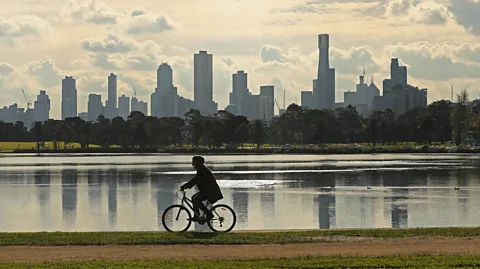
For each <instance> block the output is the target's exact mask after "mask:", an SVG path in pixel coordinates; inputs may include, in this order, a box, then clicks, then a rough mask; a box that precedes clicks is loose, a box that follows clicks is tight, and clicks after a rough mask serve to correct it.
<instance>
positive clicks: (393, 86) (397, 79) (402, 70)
mask: <svg viewBox="0 0 480 269" xmlns="http://www.w3.org/2000/svg"><path fill="white" fill-rule="evenodd" d="M407 81H408V80H407V67H406V66H400V65H399V63H398V59H397V58H393V59H392V61H391V63H390V79H385V80H384V81H383V96H375V97H374V99H373V108H374V110H386V109H391V110H392V111H393V112H394V113H395V115H396V116H400V115H402V114H404V113H405V112H407V111H408V110H410V109H412V108H414V107H426V106H427V92H428V91H427V89H419V88H418V87H413V86H411V85H408V83H407ZM370 86H371V85H370ZM369 88H370V87H369ZM375 88H376V86H375V87H374V88H372V89H371V91H372V92H376V91H377V90H378V88H377V89H375Z"/></svg>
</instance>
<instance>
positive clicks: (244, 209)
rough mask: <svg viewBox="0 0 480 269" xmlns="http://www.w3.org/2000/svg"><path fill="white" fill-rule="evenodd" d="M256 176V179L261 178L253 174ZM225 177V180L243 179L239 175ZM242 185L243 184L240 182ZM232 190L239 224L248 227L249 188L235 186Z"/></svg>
mask: <svg viewBox="0 0 480 269" xmlns="http://www.w3.org/2000/svg"><path fill="white" fill-rule="evenodd" d="M252 176H254V177H256V178H254V179H261V178H259V177H258V175H252ZM223 179H225V180H232V179H235V180H242V178H237V177H233V178H232V177H229V176H226V177H224V178H223ZM240 185H242V184H240ZM231 192H232V200H233V201H232V203H233V210H234V211H235V214H236V215H237V224H238V227H247V226H248V188H233V189H232V190H231Z"/></svg>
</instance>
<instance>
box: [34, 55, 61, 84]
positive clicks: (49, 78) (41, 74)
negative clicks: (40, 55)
mask: <svg viewBox="0 0 480 269" xmlns="http://www.w3.org/2000/svg"><path fill="white" fill-rule="evenodd" d="M26 70H27V72H28V73H29V74H31V75H33V76H35V77H36V78H37V79H38V81H39V82H40V84H41V85H42V86H44V87H47V88H51V87H54V86H57V85H59V84H60V80H61V78H62V76H63V72H62V71H61V70H60V69H58V68H57V67H56V66H55V62H54V61H53V60H52V59H50V58H44V59H42V60H40V61H33V62H31V63H29V64H28V65H27V67H26Z"/></svg>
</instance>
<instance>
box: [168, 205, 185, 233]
mask: <svg viewBox="0 0 480 269" xmlns="http://www.w3.org/2000/svg"><path fill="white" fill-rule="evenodd" d="M162 223H163V227H164V228H165V230H167V231H169V232H185V231H187V230H188V228H190V225H192V214H190V211H188V209H187V208H186V207H184V206H183V205H172V206H169V207H168V208H167V209H165V211H164V212H163V215H162Z"/></svg>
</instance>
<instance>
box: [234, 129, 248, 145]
mask: <svg viewBox="0 0 480 269" xmlns="http://www.w3.org/2000/svg"><path fill="white" fill-rule="evenodd" d="M249 136H250V128H249V127H248V125H247V124H246V123H242V124H240V126H238V128H237V130H236V131H235V137H236V139H235V140H236V141H237V142H238V143H240V144H241V145H242V148H243V144H244V143H245V142H247V141H248V137H249Z"/></svg>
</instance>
